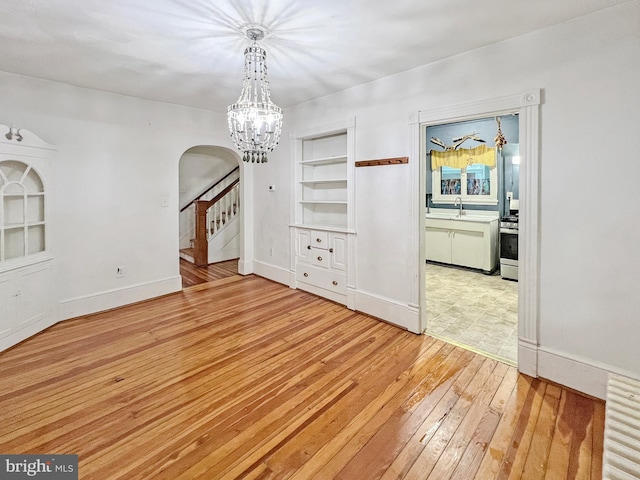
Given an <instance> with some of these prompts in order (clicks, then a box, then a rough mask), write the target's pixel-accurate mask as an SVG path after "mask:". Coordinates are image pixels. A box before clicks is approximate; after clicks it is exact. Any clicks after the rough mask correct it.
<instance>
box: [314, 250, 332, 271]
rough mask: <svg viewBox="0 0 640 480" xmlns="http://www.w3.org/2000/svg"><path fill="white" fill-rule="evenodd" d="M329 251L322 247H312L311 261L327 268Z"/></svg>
mask: <svg viewBox="0 0 640 480" xmlns="http://www.w3.org/2000/svg"><path fill="white" fill-rule="evenodd" d="M329 255H330V253H329V251H328V250H323V249H322V248H311V252H310V256H311V263H312V264H313V265H317V266H319V267H324V268H327V267H328V266H329Z"/></svg>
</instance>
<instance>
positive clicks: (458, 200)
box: [453, 197, 462, 217]
mask: <svg viewBox="0 0 640 480" xmlns="http://www.w3.org/2000/svg"><path fill="white" fill-rule="evenodd" d="M458 205H460V210H459V212H458V216H459V217H461V216H462V198H460V197H456V200H455V202H453V206H454V207H457V206H458Z"/></svg>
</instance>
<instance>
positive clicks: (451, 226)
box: [425, 214, 498, 273]
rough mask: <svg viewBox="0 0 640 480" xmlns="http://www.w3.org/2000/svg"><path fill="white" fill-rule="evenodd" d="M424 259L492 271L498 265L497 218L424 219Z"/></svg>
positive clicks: (486, 271)
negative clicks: (425, 257) (425, 256)
mask: <svg viewBox="0 0 640 480" xmlns="http://www.w3.org/2000/svg"><path fill="white" fill-rule="evenodd" d="M425 225H426V232H425V235H426V242H425V245H426V255H427V260H430V261H434V262H440V263H446V264H451V265H459V266H462V267H468V268H475V269H479V270H483V271H484V272H485V273H490V272H493V271H494V270H495V269H496V267H497V265H498V219H497V218H491V217H489V218H483V217H482V216H473V215H471V216H468V217H464V216H463V219H459V218H455V216H451V217H444V216H443V217H438V216H430V215H429V214H427V218H426V223H425Z"/></svg>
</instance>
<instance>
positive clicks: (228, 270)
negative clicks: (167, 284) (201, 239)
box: [180, 258, 238, 288]
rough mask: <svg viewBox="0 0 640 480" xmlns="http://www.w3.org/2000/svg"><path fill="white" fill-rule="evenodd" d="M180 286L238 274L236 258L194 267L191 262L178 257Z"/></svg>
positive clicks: (184, 286)
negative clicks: (180, 276) (180, 277)
mask: <svg viewBox="0 0 640 480" xmlns="http://www.w3.org/2000/svg"><path fill="white" fill-rule="evenodd" d="M180 275H182V288H186V287H192V286H194V285H200V284H201V283H206V282H211V281H213V280H219V279H221V278H227V277H231V276H233V275H238V259H237V258H236V259H235V260H227V261H226V262H218V263H212V264H211V265H209V266H207V267H196V266H195V265H194V264H193V263H189V262H187V261H186V260H183V259H182V258H181V259H180Z"/></svg>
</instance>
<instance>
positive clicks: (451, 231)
mask: <svg viewBox="0 0 640 480" xmlns="http://www.w3.org/2000/svg"><path fill="white" fill-rule="evenodd" d="M423 128H424V135H423V137H422V138H423V142H424V145H422V148H421V149H422V150H423V151H424V152H425V156H424V157H423V158H425V159H426V164H425V168H424V171H425V175H426V178H425V184H426V202H425V203H426V214H425V253H426V261H427V265H426V314H427V317H428V321H427V328H426V333H427V334H429V335H432V336H434V337H438V338H441V339H443V340H446V341H448V342H451V343H455V344H457V345H460V346H463V347H465V348H467V349H470V350H473V351H476V352H479V353H482V354H485V355H487V356H490V357H492V358H496V359H498V360H500V361H502V362H505V363H509V364H511V365H516V364H517V345H518V330H517V322H518V288H517V284H515V283H514V281H517V256H516V260H515V261H516V266H515V267H513V266H509V269H508V270H503V269H501V268H500V243H501V233H500V232H501V228H500V226H501V224H502V220H503V219H505V218H510V217H511V216H513V218H515V219H517V218H518V217H517V215H518V210H519V208H518V202H519V192H518V178H519V175H518V174H519V159H520V156H519V128H518V116H517V112H516V113H512V114H506V115H499V116H495V117H484V118H479V119H473V120H465V121H461V122H453V123H445V124H439V125H429V126H426V127H423ZM515 232H516V235H514V237H515V239H516V245H517V230H516V231H515ZM514 270H515V275H514V274H513V273H514Z"/></svg>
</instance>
